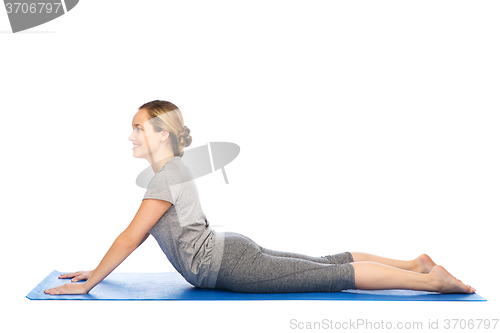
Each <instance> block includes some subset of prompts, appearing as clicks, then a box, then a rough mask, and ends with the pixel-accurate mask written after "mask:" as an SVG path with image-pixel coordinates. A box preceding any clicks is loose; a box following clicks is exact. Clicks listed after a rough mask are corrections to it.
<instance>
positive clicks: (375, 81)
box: [0, 0, 500, 332]
mask: <svg viewBox="0 0 500 333" xmlns="http://www.w3.org/2000/svg"><path fill="white" fill-rule="evenodd" d="M499 11H500V4H499V3H498V2H496V1H480V2H478V1H418V2H417V1H411V2H410V1H349V2H348V1H290V0H288V1H269V0H267V1H256V0H254V1H177V2H173V1H151V0H143V1H116V0H115V1H80V3H79V4H78V5H77V6H76V7H75V8H74V9H73V10H72V11H70V12H68V13H67V14H66V15H64V16H62V17H60V18H58V19H56V20H53V21H51V22H48V23H46V24H44V25H41V26H38V27H35V28H32V29H30V30H26V31H24V32H20V33H16V34H13V33H12V32H11V29H10V24H9V21H8V17H7V14H6V12H5V11H4V10H0V32H1V33H0V47H1V53H0V60H1V74H0V110H1V111H2V113H1V117H2V118H1V120H2V121H1V124H2V130H1V132H0V133H2V136H1V144H2V153H3V154H2V163H1V184H2V185H1V191H2V200H1V202H2V204H1V207H2V208H1V214H2V215H1V222H2V223H1V227H0V228H1V235H2V239H3V241H2V242H1V243H0V250H1V251H0V253H1V256H2V274H1V280H0V281H1V286H2V297H1V298H0V302H2V308H3V309H4V310H3V313H2V325H4V326H5V327H11V329H10V330H12V326H11V325H12V324H14V325H15V326H14V327H17V328H19V330H17V329H16V331H23V332H25V331H26V332H27V331H31V330H33V331H37V332H38V331H40V330H42V331H48V330H49V329H50V330H58V331H59V330H60V331H66V329H68V330H69V331H71V332H90V331H97V332H103V331H105V330H113V331H122V332H133V331H137V330H139V329H140V330H141V331H142V330H144V331H146V330H147V331H152V330H155V331H159V332H174V331H179V330H182V331H193V332H194V331H195V330H199V331H201V330H204V331H206V330H207V329H210V330H212V329H216V328H218V329H220V330H221V331H238V332H240V331H241V332H247V331H248V332H252V331H266V332H270V331H276V332H281V331H284V332H285V331H298V329H295V330H293V329H291V326H290V320H291V319H296V320H298V321H302V322H305V321H321V320H323V319H328V320H334V321H349V320H356V319H366V320H371V321H378V322H380V321H382V320H383V321H384V322H388V321H391V322H393V323H396V322H398V321H403V322H404V321H411V322H414V321H420V322H423V323H424V328H425V327H427V324H428V321H429V319H431V320H436V319H439V320H440V325H443V324H444V322H443V321H444V320H445V319H447V318H449V319H450V318H458V319H493V318H498V317H499V316H498V308H499V307H498V305H499V296H500V293H499V291H498V288H497V281H496V279H497V277H498V273H499V268H498V263H497V254H498V252H499V251H498V241H499V233H498V229H497V226H496V225H497V224H498V222H499V218H500V213H499V207H498V204H499V199H500V194H499V193H500V192H499V188H500V176H499V172H498V170H499V169H500V158H499V143H500V140H499V139H500V134H499V130H498V128H499V127H500V115H499V107H500V102H499V98H498V93H499V89H500V83H499V77H500V65H499V64H500V62H499V61H498V59H500V47H499V43H498V38H499V37H498V35H499V33H500V21H499V20H498V17H499V14H500V13H499ZM154 99H164V100H168V101H171V102H173V103H174V104H176V105H177V106H178V107H179V108H180V109H181V111H182V112H183V115H184V119H185V124H186V125H187V126H188V127H189V128H190V129H191V134H192V137H193V143H192V146H191V148H194V147H197V146H201V145H204V144H206V143H207V142H211V141H227V142H234V143H236V144H238V145H239V146H240V148H241V152H240V155H239V156H238V157H237V158H236V159H235V160H234V161H233V162H232V163H231V164H229V165H227V166H226V168H225V170H226V173H227V176H228V180H229V184H225V182H224V178H223V175H222V172H221V171H220V170H219V171H217V172H214V173H212V174H210V175H207V176H205V177H203V178H198V179H197V180H196V183H197V186H198V191H199V193H200V198H201V203H202V207H203V210H204V213H205V214H206V216H207V217H208V219H209V221H210V222H211V223H212V224H214V225H218V227H215V229H216V230H220V231H235V232H240V233H243V234H245V235H247V236H249V237H251V238H252V239H254V240H255V241H256V242H258V243H259V244H260V245H262V246H265V247H268V248H271V249H275V250H283V251H293V252H298V253H304V254H309V255H317V256H320V255H326V254H333V253H339V252H344V251H365V252H370V253H374V254H378V255H382V256H387V257H394V258H398V259H413V258H415V257H416V256H418V255H419V254H421V253H428V254H429V255H430V256H431V257H432V258H433V259H434V261H436V263H438V264H441V265H443V266H444V267H445V268H447V269H448V271H450V272H451V273H452V274H453V275H454V276H456V277H458V278H460V279H461V280H462V281H464V282H465V283H467V284H471V285H472V286H474V287H475V288H476V289H477V293H478V294H480V295H482V296H483V297H485V298H487V299H488V301H487V302H329V301H267V302H257V301H252V302H243V301H242V302H189V301H186V302H176V301H173V302H78V301H76V302H71V301H59V302H57V301H30V300H28V299H27V298H26V297H25V296H26V295H27V294H28V293H29V291H30V290H31V289H32V288H34V287H35V286H36V285H37V284H38V283H39V282H40V281H41V280H42V279H43V278H44V277H45V276H46V275H47V274H49V273H50V272H51V271H52V270H54V269H57V270H59V271H75V270H83V269H93V268H95V266H96V265H97V264H98V263H99V261H100V260H101V258H102V256H103V255H104V254H105V252H106V251H107V249H108V248H109V246H110V245H111V244H112V242H113V241H114V239H115V238H116V236H117V235H118V234H119V233H120V232H121V231H122V230H123V229H124V228H125V227H126V226H127V225H128V223H130V221H131V220H132V218H133V217H134V214H135V212H136V211H137V209H138V207H139V205H140V203H141V199H142V196H143V194H144V191H145V190H144V189H142V188H139V187H138V186H136V185H135V178H136V176H137V175H138V173H139V172H140V171H142V170H143V169H144V168H145V167H147V166H148V163H147V161H146V160H138V159H134V158H133V157H132V143H131V142H130V141H128V140H127V138H128V136H129V135H130V133H131V130H132V128H131V122H132V117H133V115H134V114H135V112H136V111H137V108H138V107H139V106H140V105H142V104H143V103H145V102H148V101H151V100H154ZM173 270H174V269H173V267H172V266H171V265H170V263H169V262H168V261H167V259H166V258H165V256H164V254H163V253H162V252H161V250H160V248H159V247H158V245H157V244H156V242H155V241H154V239H149V240H148V241H147V242H146V243H145V244H143V245H142V246H141V247H140V248H139V249H138V250H137V251H135V252H134V253H133V254H132V255H131V256H130V257H129V258H128V259H127V260H126V261H125V262H124V263H123V264H122V265H121V266H119V267H118V268H117V269H116V270H115V271H116V272H163V271H173ZM498 326H500V324H499V325H498ZM441 327H443V326H441ZM499 329H500V327H497V331H498V330H499Z"/></svg>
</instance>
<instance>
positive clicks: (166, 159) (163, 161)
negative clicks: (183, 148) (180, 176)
mask: <svg viewBox="0 0 500 333" xmlns="http://www.w3.org/2000/svg"><path fill="white" fill-rule="evenodd" d="M174 157H175V156H174V155H173V154H172V155H168V156H166V157H164V158H162V159H161V160H158V161H155V162H154V163H152V164H151V167H152V168H153V171H154V172H155V173H157V172H158V171H160V169H161V168H163V166H164V165H165V164H166V163H168V162H170V160H171V159H173V158H174Z"/></svg>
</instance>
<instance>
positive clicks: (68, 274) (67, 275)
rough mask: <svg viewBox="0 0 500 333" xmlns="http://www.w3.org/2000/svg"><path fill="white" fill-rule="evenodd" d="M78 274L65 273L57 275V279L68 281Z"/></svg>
mask: <svg viewBox="0 0 500 333" xmlns="http://www.w3.org/2000/svg"><path fill="white" fill-rule="evenodd" d="M79 274H80V272H73V273H65V274H61V275H59V278H60V279H69V278H72V277H75V276H77V275H79Z"/></svg>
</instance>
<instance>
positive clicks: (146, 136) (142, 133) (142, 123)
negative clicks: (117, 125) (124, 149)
mask: <svg viewBox="0 0 500 333" xmlns="http://www.w3.org/2000/svg"><path fill="white" fill-rule="evenodd" d="M160 137H161V132H155V131H154V129H153V125H152V124H151V121H150V120H149V116H148V113H147V111H146V110H144V109H141V110H139V111H138V112H137V113H136V114H135V116H134V118H133V119H132V134H131V135H130V136H129V137H128V139H129V140H130V141H132V143H133V145H134V146H133V151H134V153H133V154H134V157H136V158H145V159H147V160H148V161H149V162H150V163H151V162H152V161H150V160H151V159H153V156H156V152H157V151H158V148H159V147H160V143H161V141H160ZM148 147H149V149H148Z"/></svg>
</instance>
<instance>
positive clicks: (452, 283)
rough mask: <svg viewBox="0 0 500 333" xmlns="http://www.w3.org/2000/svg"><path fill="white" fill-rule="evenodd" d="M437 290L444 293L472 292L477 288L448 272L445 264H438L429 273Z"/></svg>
mask: <svg viewBox="0 0 500 333" xmlns="http://www.w3.org/2000/svg"><path fill="white" fill-rule="evenodd" d="M429 276H430V277H431V278H432V283H433V285H434V288H435V290H434V291H437V292H439V293H442V294H472V293H475V292H476V289H474V288H472V287H471V286H469V285H466V284H464V283H463V282H462V281H460V280H458V279H457V278H455V277H454V276H453V275H451V274H450V273H448V271H447V270H446V269H444V267H443V266H439V265H438V266H436V267H434V269H433V270H432V271H431V272H430V273H429Z"/></svg>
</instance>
